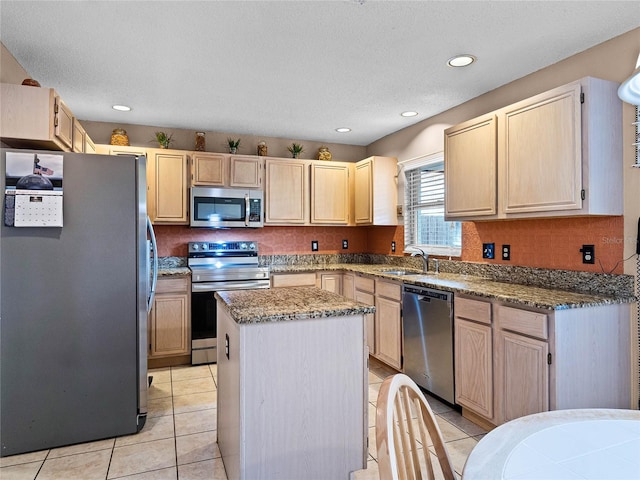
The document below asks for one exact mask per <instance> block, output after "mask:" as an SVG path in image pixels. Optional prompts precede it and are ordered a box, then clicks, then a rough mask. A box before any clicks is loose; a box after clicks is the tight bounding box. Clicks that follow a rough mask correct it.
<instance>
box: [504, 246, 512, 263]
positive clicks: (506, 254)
mask: <svg viewBox="0 0 640 480" xmlns="http://www.w3.org/2000/svg"><path fill="white" fill-rule="evenodd" d="M502 259H503V260H511V245H502Z"/></svg>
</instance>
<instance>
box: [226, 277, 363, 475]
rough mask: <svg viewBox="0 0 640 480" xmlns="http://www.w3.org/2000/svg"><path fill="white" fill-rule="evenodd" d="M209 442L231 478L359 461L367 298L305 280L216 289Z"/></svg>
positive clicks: (344, 466)
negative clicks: (213, 437) (213, 413)
mask: <svg viewBox="0 0 640 480" xmlns="http://www.w3.org/2000/svg"><path fill="white" fill-rule="evenodd" d="M215 295H216V299H217V322H218V334H217V335H218V412H217V417H218V427H217V428H218V445H219V448H220V452H221V454H222V459H223V461H224V465H225V469H226V471H227V476H228V478H229V479H230V480H231V479H255V478H261V479H282V478H305V479H328V478H331V479H341V478H342V479H348V478H349V477H350V472H353V471H355V470H359V469H363V468H366V463H367V462H366V459H367V433H368V421H367V402H368V373H367V370H368V369H367V357H368V351H367V349H366V347H365V333H364V315H365V314H367V313H372V312H373V311H374V307H372V306H369V305H364V304H362V303H358V302H354V301H351V300H348V299H346V298H344V297H342V296H340V295H336V294H334V293H331V292H327V291H324V290H321V289H318V288H314V287H301V288H287V289H263V290H235V291H220V292H216V294H215Z"/></svg>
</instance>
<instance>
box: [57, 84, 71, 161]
mask: <svg viewBox="0 0 640 480" xmlns="http://www.w3.org/2000/svg"><path fill="white" fill-rule="evenodd" d="M53 127H54V128H53V133H54V135H55V136H56V137H57V138H58V139H59V140H60V141H61V142H62V143H64V144H65V145H66V146H67V147H68V148H69V149H71V148H73V113H71V110H69V109H68V108H67V106H66V105H65V104H64V103H63V102H62V100H60V97H58V96H56V98H55V105H54V117H53Z"/></svg>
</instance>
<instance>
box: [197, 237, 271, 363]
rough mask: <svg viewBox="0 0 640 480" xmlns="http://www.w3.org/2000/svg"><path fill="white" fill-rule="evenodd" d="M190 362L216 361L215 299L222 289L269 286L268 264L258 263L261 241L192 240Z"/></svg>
mask: <svg viewBox="0 0 640 480" xmlns="http://www.w3.org/2000/svg"><path fill="white" fill-rule="evenodd" d="M188 265H189V268H190V269H191V364H192V365H201V364H205V363H215V362H216V361H217V352H216V348H217V338H216V336H217V335H216V299H215V298H214V292H216V291H220V290H245V289H252V288H269V284H270V282H269V267H260V266H259V265H258V244H257V243H256V242H250V241H244V242H242V241H239V242H189V260H188Z"/></svg>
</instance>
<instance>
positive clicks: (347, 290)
mask: <svg viewBox="0 0 640 480" xmlns="http://www.w3.org/2000/svg"><path fill="white" fill-rule="evenodd" d="M342 295H343V296H344V297H347V298H348V299H349V300H355V299H356V276H355V275H354V274H353V273H343V274H342ZM372 305H373V304H372Z"/></svg>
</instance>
